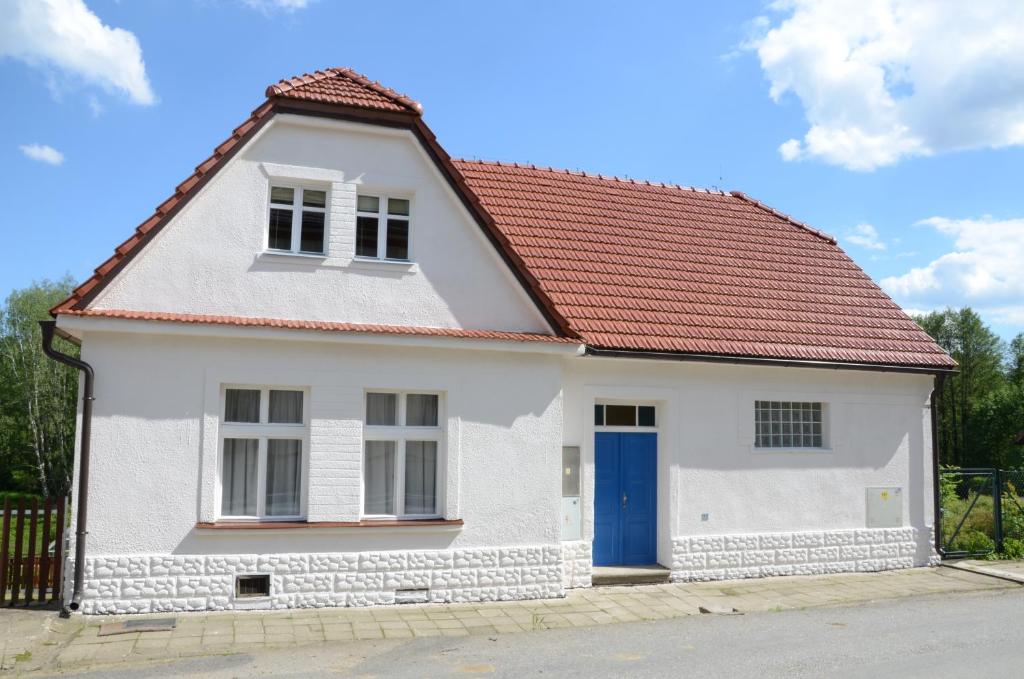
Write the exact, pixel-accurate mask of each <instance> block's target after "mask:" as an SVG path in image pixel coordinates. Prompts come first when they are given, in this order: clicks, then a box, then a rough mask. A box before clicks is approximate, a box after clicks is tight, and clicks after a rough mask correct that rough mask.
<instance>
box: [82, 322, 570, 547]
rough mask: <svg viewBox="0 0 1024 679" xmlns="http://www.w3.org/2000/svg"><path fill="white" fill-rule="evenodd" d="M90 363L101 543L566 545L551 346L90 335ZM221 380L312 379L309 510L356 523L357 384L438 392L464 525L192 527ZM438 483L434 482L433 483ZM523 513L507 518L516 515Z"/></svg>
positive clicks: (198, 515) (211, 496)
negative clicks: (499, 348)
mask: <svg viewBox="0 0 1024 679" xmlns="http://www.w3.org/2000/svg"><path fill="white" fill-rule="evenodd" d="M82 354H83V358H84V359H85V360H86V361H88V362H89V363H90V364H92V366H93V368H94V369H95V371H96V375H97V378H96V401H95V404H94V415H93V439H92V441H93V443H92V450H93V452H92V473H91V477H92V478H91V483H90V515H89V523H90V526H89V552H90V553H93V554H118V555H131V554H164V553H185V554H187V553H218V552H219V553H264V552H315V551H322V552H323V551H334V550H337V551H362V550H371V549H390V548H422V549H427V548H433V549H437V548H448V547H460V546H473V547H498V546H503V545H514V544H558V543H559V539H560V538H559V519H558V511H559V506H560V500H559V495H558V493H559V488H560V486H559V477H558V472H559V460H560V454H561V421H562V403H561V365H560V362H559V360H558V359H557V358H556V357H552V356H536V355H526V354H515V353H503V352H487V351H474V352H457V351H448V350H431V349H404V348H380V347H377V348H375V347H372V346H367V345H333V344H328V343H324V344H318V343H298V344H292V343H282V342H270V341H252V340H237V339H209V338H204V339H197V338H193V339H190V340H187V341H186V340H183V339H182V338H180V337H166V336H159V335H139V334H122V335H115V334H108V333H98V334H92V333H90V334H87V335H86V337H85V341H84V344H83V351H82ZM221 384H252V385H261V384H262V385H277V386H301V387H308V388H309V389H310V397H309V401H308V403H307V407H308V408H309V409H310V415H311V418H312V422H311V426H310V428H311V431H310V450H309V458H310V459H309V492H308V498H309V501H308V517H309V520H310V521H357V520H359V518H360V510H361V501H360V467H361V460H362V420H363V417H364V410H363V409H364V407H365V406H364V400H363V393H364V390H365V389H373V388H380V389H411V390H426V391H437V392H441V393H442V394H443V399H444V400H443V403H444V406H443V407H444V411H445V415H446V422H445V429H446V441H445V444H444V448H445V450H446V454H445V459H446V462H447V465H448V469H447V473H446V480H445V482H444V484H445V498H444V512H443V513H444V515H445V517H446V518H451V519H456V518H459V519H463V520H464V521H465V526H464V527H463V528H462V529H461V530H455V531H452V530H443V531H431V530H426V531H423V530H420V531H409V530H405V531H403V530H400V529H390V530H391V531H393V532H388V531H385V530H380V531H375V530H369V529H322V530H321V529H318V530H315V531H313V530H292V531H280V532H274V533H273V534H271V533H267V534H266V535H263V534H261V533H259V532H251V531H238V532H228V531H206V532H202V531H197V530H196V529H195V524H196V523H197V522H198V521H213V520H215V519H216V518H217V517H216V515H215V499H216V475H217V467H216V461H217V446H218V440H217V428H218V424H217V423H218V420H219V417H220V409H221V403H220V396H219V393H220V392H219V387H220V385H221ZM439 485H440V483H439ZM512 517H514V520H510V519H512Z"/></svg>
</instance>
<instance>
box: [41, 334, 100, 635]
mask: <svg viewBox="0 0 1024 679" xmlns="http://www.w3.org/2000/svg"><path fill="white" fill-rule="evenodd" d="M39 328H40V329H41V330H42V332H43V353H45V354H46V355H47V356H49V357H50V358H52V359H53V360H55V361H58V362H60V363H63V364H65V365H70V366H71V367H72V368H77V369H79V370H81V371H82V373H83V374H84V375H85V389H84V392H83V394H82V432H81V436H82V444H81V455H80V456H79V460H78V512H77V514H76V515H75V521H76V530H75V585H74V591H73V592H72V593H71V601H70V602H67V603H65V605H64V608H63V609H62V610H61V616H62V617H67V616H68V615H69V614H70V612H71V611H77V610H78V608H79V606H81V605H82V574H83V573H84V571H85V536H86V535H87V534H88V532H87V531H86V530H85V525H86V514H87V511H88V509H89V441H90V438H91V436H90V431H91V429H92V402H93V400H94V399H93V372H92V366H91V365H89V364H88V363H86V362H85V361H82V360H80V359H77V358H75V357H74V356H68V355H67V354H62V353H60V352H59V351H57V350H56V349H54V348H53V335H54V332H56V330H57V321H39Z"/></svg>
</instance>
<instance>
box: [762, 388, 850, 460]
mask: <svg viewBox="0 0 1024 679" xmlns="http://www.w3.org/2000/svg"><path fill="white" fill-rule="evenodd" d="M775 401H778V402H780V403H789V404H793V403H800V404H804V403H811V404H818V405H820V406H821V445H820V446H805V445H803V443H802V442H801V444H800V445H788V446H759V445H758V443H757V439H758V430H757V424H758V423H757V411H758V407H757V404H758V403H762V402H767V403H771V402H775ZM751 407H752V408H753V413H752V418H751V422H752V423H753V429H754V437H753V441H752V442H751V444H750V449H751V450H752V451H754V452H755V453H831V452H832V441H831V434H832V432H831V422H830V416H831V407H830V404H829V403H828V402H827V401H824V400H821V399H815V398H795V397H794V398H783V397H780V396H773V397H770V398H755V399H754V400H753V403H752V404H751ZM791 409H792V408H791ZM802 436H803V435H802V434H801V438H802Z"/></svg>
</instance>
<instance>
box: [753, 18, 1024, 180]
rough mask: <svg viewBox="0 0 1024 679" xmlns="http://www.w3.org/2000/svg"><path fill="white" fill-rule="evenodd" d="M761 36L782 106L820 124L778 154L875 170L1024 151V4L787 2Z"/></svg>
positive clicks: (758, 41)
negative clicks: (790, 99)
mask: <svg viewBox="0 0 1024 679" xmlns="http://www.w3.org/2000/svg"><path fill="white" fill-rule="evenodd" d="M771 8H772V9H773V10H775V11H776V12H777V13H781V14H782V16H781V17H779V16H778V15H776V16H775V17H773V19H770V20H768V21H767V22H761V23H760V24H754V25H755V26H758V25H759V26H761V32H760V33H759V34H757V35H756V36H755V37H753V38H751V39H749V40H748V41H746V42H745V43H744V47H746V48H747V49H751V50H755V51H756V52H757V54H758V57H759V59H760V62H761V68H762V69H763V70H764V72H765V75H766V76H767V77H768V80H769V81H770V83H771V90H770V94H771V97H772V99H774V100H775V101H779V100H780V99H781V98H782V97H783V96H784V95H786V94H787V93H792V94H793V95H795V96H796V97H797V98H798V99H799V100H800V103H801V104H802V105H803V109H804V112H805V115H806V117H807V121H808V123H809V125H810V127H809V129H808V130H807V132H806V133H805V135H804V137H803V139H790V140H788V141H786V142H785V143H783V144H782V145H781V146H780V147H779V153H780V154H781V155H782V157H783V159H785V160H799V159H806V158H813V159H819V160H823V161H825V162H827V163H831V164H834V165H840V166H842V167H846V168H848V169H851V170H873V169H875V168H876V167H880V166H884V165H892V164H894V163H897V162H899V161H900V160H901V159H903V158H906V157H911V156H927V155H931V154H934V153H941V152H946V151H955V150H963V149H973V148H999V147H1004V146H1013V145H1018V144H1024V49H1021V48H1020V46H1021V45H1022V44H1024V2H1021V1H1020V0H970V1H969V2H964V0H929V1H928V2H921V0H777V1H776V2H774V3H773V4H772V5H771Z"/></svg>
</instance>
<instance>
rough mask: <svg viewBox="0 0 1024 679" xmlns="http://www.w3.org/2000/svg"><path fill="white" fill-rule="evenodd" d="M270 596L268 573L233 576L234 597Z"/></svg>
mask: <svg viewBox="0 0 1024 679" xmlns="http://www.w3.org/2000/svg"><path fill="white" fill-rule="evenodd" d="M260 596H270V576H269V575H236V576H235V598H236V599H252V598H254V597H260Z"/></svg>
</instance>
